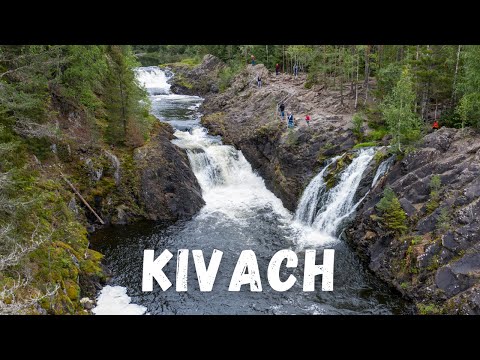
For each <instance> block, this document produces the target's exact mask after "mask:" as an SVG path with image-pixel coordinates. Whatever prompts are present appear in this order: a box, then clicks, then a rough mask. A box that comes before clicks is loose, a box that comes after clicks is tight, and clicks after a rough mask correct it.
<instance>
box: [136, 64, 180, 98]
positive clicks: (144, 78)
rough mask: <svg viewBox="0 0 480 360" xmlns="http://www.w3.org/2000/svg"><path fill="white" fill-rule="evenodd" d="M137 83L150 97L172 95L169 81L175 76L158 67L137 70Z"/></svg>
mask: <svg viewBox="0 0 480 360" xmlns="http://www.w3.org/2000/svg"><path fill="white" fill-rule="evenodd" d="M135 74H136V78H137V81H138V83H139V85H140V86H142V87H144V88H145V89H146V90H147V92H148V94H149V95H150V96H154V95H166V94H170V84H169V83H168V80H169V79H170V78H171V77H172V76H173V74H172V73H171V72H165V71H163V70H161V69H160V68H159V67H158V66H148V67H141V68H137V69H135Z"/></svg>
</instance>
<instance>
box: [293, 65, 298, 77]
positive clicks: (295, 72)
mask: <svg viewBox="0 0 480 360" xmlns="http://www.w3.org/2000/svg"><path fill="white" fill-rule="evenodd" d="M293 75H295V79H296V78H297V75H298V65H297V64H295V66H294V67H293Z"/></svg>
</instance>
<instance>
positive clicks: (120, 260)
mask: <svg viewBox="0 0 480 360" xmlns="http://www.w3.org/2000/svg"><path fill="white" fill-rule="evenodd" d="M136 72H137V78H138V80H139V83H140V84H141V85H143V86H145V87H146V88H147V90H148V92H149V94H150V100H151V104H152V107H151V113H152V114H153V115H155V116H156V117H157V118H158V119H159V120H160V121H164V122H167V123H169V124H171V125H172V126H173V127H174V128H175V129H176V131H175V133H174V135H175V139H174V140H173V142H174V143H175V144H176V145H177V146H179V147H182V148H184V149H185V150H186V152H187V155H188V158H189V161H190V165H191V167H192V170H193V172H194V174H195V176H196V177H197V180H198V182H199V184H200V187H201V189H202V197H203V199H204V200H205V205H204V207H203V208H202V209H201V210H200V212H199V213H198V214H197V215H196V216H194V217H193V218H192V219H191V220H188V221H184V222H182V221H180V222H178V223H176V224H175V225H172V226H169V227H167V228H162V227H156V226H155V227H153V228H152V229H150V230H147V229H145V224H142V225H138V230H137V228H136V227H135V225H132V226H130V227H129V229H131V230H128V231H127V230H126V229H115V228H110V229H105V234H104V235H103V236H104V237H103V238H102V236H100V238H99V239H98V241H95V240H94V239H92V243H96V244H98V249H99V250H100V251H101V252H102V253H104V254H105V257H106V259H107V260H108V261H109V264H110V266H111V269H112V272H113V274H114V275H113V278H112V281H111V286H106V287H105V288H104V289H103V290H102V291H101V293H100V296H99V297H98V301H97V307H96V308H95V309H94V313H96V314H143V313H145V312H147V311H148V313H150V314H358V313H375V314H382V313H384V314H388V313H391V311H392V309H393V308H395V307H396V306H397V305H395V304H396V303H395V304H393V305H392V304H390V303H386V302H385V299H386V298H388V299H390V298H389V295H388V293H387V292H386V291H385V290H382V289H381V288H380V287H379V286H378V287H377V286H376V285H372V284H374V280H372V279H371V278H370V277H369V275H368V274H367V273H364V272H363V270H362V268H361V266H360V265H359V262H358V261H357V260H356V258H355V255H354V254H353V253H352V251H351V249H349V248H348V246H346V245H345V243H344V242H342V241H340V240H339V239H338V236H337V235H338V234H337V233H338V231H339V230H340V229H341V228H342V226H341V222H342V220H343V219H345V218H346V217H348V216H349V215H350V214H351V213H352V212H353V211H354V209H355V207H356V206H357V204H358V203H360V202H358V203H357V204H353V201H354V199H355V193H356V190H357V188H358V186H359V183H360V180H361V178H362V175H363V173H364V172H365V169H366V168H367V166H368V163H369V162H370V161H371V159H372V158H373V153H374V150H373V149H362V150H359V151H358V153H357V157H356V158H354V159H353V161H352V163H351V164H350V165H349V166H348V167H347V168H346V169H345V170H343V172H342V173H341V174H340V175H339V176H340V179H339V182H338V184H337V185H336V186H335V187H333V188H332V189H330V190H329V189H328V188H327V187H326V184H325V182H324V178H323V177H324V176H325V174H326V173H327V172H328V169H327V168H324V169H323V170H322V171H321V172H320V174H318V175H317V176H316V177H315V178H314V179H313V180H312V181H311V183H310V184H309V185H308V186H307V188H306V189H305V191H304V194H303V196H302V199H301V200H300V202H299V205H298V208H297V211H296V213H295V214H292V213H291V212H290V211H288V210H287V209H285V208H284V207H283V204H282V202H281V200H280V199H279V198H277V197H276V196H275V195H274V194H273V193H272V192H271V191H269V190H268V189H267V188H266V186H265V183H264V181H263V179H262V178H261V177H260V176H259V175H258V174H256V173H255V172H254V171H253V169H252V167H251V165H250V164H249V163H248V161H247V160H246V159H245V157H244V156H243V154H242V152H241V151H239V150H237V149H235V148H234V147H233V146H229V145H224V144H223V143H222V141H221V139H220V138H219V137H215V136H211V135H208V132H207V130H206V129H204V128H203V127H202V126H201V125H200V123H199V117H200V114H199V113H198V107H199V106H200V104H201V102H202V100H203V99H201V98H199V97H194V96H186V95H177V94H172V93H171V92H170V85H169V84H168V82H167V81H168V80H169V78H171V76H173V74H167V73H165V72H164V71H163V70H161V69H159V68H158V67H145V68H139V69H137V70H136ZM335 161H338V158H333V159H331V160H330V162H329V163H328V164H333V163H334V162H335ZM329 167H331V165H329ZM379 176H381V175H379ZM96 236H99V234H96ZM326 247H328V248H334V249H335V266H336V271H335V285H334V286H335V291H334V293H330V292H326V293H322V292H320V291H318V292H315V293H312V292H303V291H302V290H301V285H300V283H299V284H296V285H295V286H294V287H293V288H292V289H290V290H289V291H286V292H276V291H273V290H272V289H271V288H270V287H269V286H267V285H264V289H263V291H262V292H261V293H251V292H250V291H248V290H247V289H246V288H242V291H240V292H229V291H227V289H228V286H229V279H230V276H231V274H232V272H233V269H234V267H235V264H236V261H237V258H238V255H239V254H240V253H241V251H243V250H245V249H251V250H253V251H254V252H255V254H256V256H257V260H258V263H259V267H260V269H261V271H266V269H267V267H268V261H269V259H270V258H271V256H272V255H273V254H274V253H275V252H277V251H278V250H280V249H286V248H290V249H293V250H295V251H298V252H301V251H302V248H309V249H312V248H315V249H318V251H319V252H321V249H324V248H326ZM146 248H149V249H159V250H160V249H162V248H168V249H170V250H171V251H172V252H174V251H175V250H176V249H202V250H203V251H204V252H205V253H206V254H210V253H211V252H212V251H213V249H220V250H221V251H223V252H224V256H223V258H222V265H221V266H220V269H219V274H218V276H217V278H216V281H215V286H214V288H213V290H212V292H201V291H199V289H198V286H197V284H196V281H195V280H194V279H191V280H189V285H188V286H189V288H188V289H189V291H188V293H184V292H176V291H174V290H173V289H169V290H168V291H162V290H161V289H160V288H159V287H158V286H156V287H155V288H154V291H153V292H142V291H141V287H140V285H141V283H142V279H141V277H142V254H143V250H144V249H146ZM207 256H208V255H207ZM192 266H193V265H192V262H190V263H189V271H191V273H193V272H194V269H193V268H192ZM174 270H175V267H174V266H170V267H168V266H166V267H165V273H166V275H167V277H169V278H170V279H174ZM287 272H288V273H291V274H293V275H294V276H295V277H296V278H297V279H299V280H300V281H301V279H302V278H303V269H302V268H301V267H298V268H296V269H289V270H288V271H287ZM377 289H378V290H377ZM365 290H369V291H365Z"/></svg>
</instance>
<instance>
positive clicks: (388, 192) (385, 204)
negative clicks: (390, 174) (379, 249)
mask: <svg viewBox="0 0 480 360" xmlns="http://www.w3.org/2000/svg"><path fill="white" fill-rule="evenodd" d="M376 208H377V209H378V210H379V212H380V214H381V220H382V223H383V224H384V225H385V226H386V227H387V229H389V230H392V231H393V232H395V233H400V234H401V233H404V232H405V231H406V230H407V215H406V214H405V211H404V210H403V209H402V206H401V205H400V201H398V198H397V196H396V195H395V192H394V191H393V190H392V189H391V188H389V187H387V188H385V190H384V192H383V197H382V199H380V201H379V202H378V204H377V205H376Z"/></svg>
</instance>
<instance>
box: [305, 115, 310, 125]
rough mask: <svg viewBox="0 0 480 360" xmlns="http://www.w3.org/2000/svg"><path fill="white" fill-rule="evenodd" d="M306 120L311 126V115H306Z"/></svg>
mask: <svg viewBox="0 0 480 360" xmlns="http://www.w3.org/2000/svg"><path fill="white" fill-rule="evenodd" d="M305 121H306V122H307V126H310V116H309V115H306V116H305Z"/></svg>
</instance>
